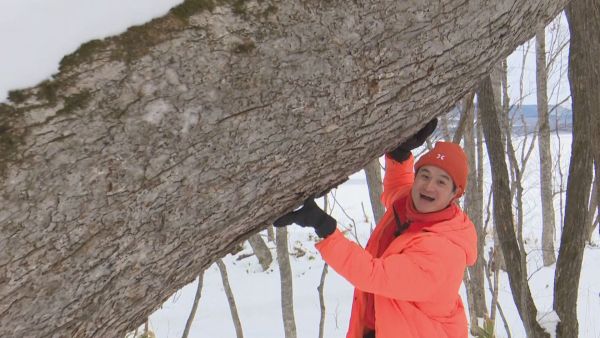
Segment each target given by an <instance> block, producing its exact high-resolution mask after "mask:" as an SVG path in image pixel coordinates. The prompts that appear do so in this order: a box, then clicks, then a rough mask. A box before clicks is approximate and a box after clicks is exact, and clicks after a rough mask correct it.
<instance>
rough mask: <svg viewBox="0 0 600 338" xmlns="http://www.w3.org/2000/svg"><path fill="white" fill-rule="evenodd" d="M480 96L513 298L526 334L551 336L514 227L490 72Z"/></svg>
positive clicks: (496, 214) (496, 220)
mask: <svg viewBox="0 0 600 338" xmlns="http://www.w3.org/2000/svg"><path fill="white" fill-rule="evenodd" d="M478 98H479V108H480V109H481V117H482V121H481V122H482V124H483V133H484V136H485V140H486V144H487V149H488V156H489V159H490V166H491V168H492V190H493V193H494V207H493V214H494V223H495V224H496V228H497V230H498V237H499V240H500V244H501V246H502V252H503V254H504V259H505V260H506V262H507V264H506V269H507V272H508V279H509V283H510V287H511V290H512V293H513V299H514V301H515V304H516V305H517V310H518V311H519V315H520V317H521V319H522V321H523V325H524V326H525V332H526V333H527V336H528V337H531V338H538V337H540V338H541V337H544V338H549V337H550V335H549V334H548V333H547V332H546V331H544V329H543V328H542V327H541V326H540V324H539V323H538V322H537V320H536V316H537V308H536V306H535V303H534V302H533V298H532V296H531V291H530V289H529V284H528V283H527V270H526V264H525V260H526V258H525V257H524V255H523V254H522V253H521V249H520V247H519V244H518V242H517V237H516V234H515V230H514V221H513V215H512V211H511V205H512V203H511V196H510V195H511V194H510V185H509V176H508V168H507V165H506V160H505V152H504V150H503V147H502V143H501V140H500V139H499V138H498V137H497V135H501V134H502V131H501V128H500V124H499V122H498V113H497V111H496V109H497V106H496V103H495V102H494V94H493V90H492V83H491V79H490V77H489V76H488V77H486V78H485V79H484V80H483V81H482V82H481V83H480V86H479V91H478Z"/></svg>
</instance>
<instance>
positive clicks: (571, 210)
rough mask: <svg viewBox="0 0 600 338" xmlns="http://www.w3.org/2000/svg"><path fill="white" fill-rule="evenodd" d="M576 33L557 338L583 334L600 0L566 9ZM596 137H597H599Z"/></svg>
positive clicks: (598, 100)
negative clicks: (581, 298) (580, 311)
mask: <svg viewBox="0 0 600 338" xmlns="http://www.w3.org/2000/svg"><path fill="white" fill-rule="evenodd" d="M565 12H566V14H567V21H568V22H569V30H570V32H571V47H570V50H569V84H570V88H571V97H572V102H573V103H572V108H573V109H572V110H573V142H572V144H571V162H570V164H569V177H568V179H567V197H566V205H565V220H564V225H563V229H562V235H561V238H560V248H559V251H558V259H557V261H556V271H555V276H554V310H555V311H556V313H557V314H558V317H559V318H560V322H559V323H558V326H557V329H556V330H557V337H558V338H566V337H577V336H578V334H579V333H578V331H579V324H578V322H577V298H578V297H577V296H578V291H579V276H580V273H581V264H582V260H583V250H584V248H585V238H586V229H585V228H586V227H585V225H586V224H587V221H586V218H587V214H588V202H589V194H590V187H591V185H592V167H593V152H592V147H594V148H595V149H597V147H598V144H594V142H598V141H599V140H598V139H597V134H598V130H597V129H596V130H593V129H592V126H593V125H594V123H596V121H597V120H596V119H597V118H598V115H600V96H599V95H598V93H599V92H600V86H599V81H600V80H599V77H600V60H599V59H598V55H600V0H574V1H572V2H570V3H569V5H568V6H567V8H566V11H565ZM594 135H596V136H594Z"/></svg>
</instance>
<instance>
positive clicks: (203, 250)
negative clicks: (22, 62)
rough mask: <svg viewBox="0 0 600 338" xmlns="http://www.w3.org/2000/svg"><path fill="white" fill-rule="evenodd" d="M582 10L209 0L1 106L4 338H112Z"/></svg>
mask: <svg viewBox="0 0 600 338" xmlns="http://www.w3.org/2000/svg"><path fill="white" fill-rule="evenodd" d="M566 2H567V0H516V1H515V0H512V1H509V0H493V1H487V2H486V3H485V6H482V5H481V3H480V2H477V1H458V0H445V1H431V0H428V1H419V2H417V1H395V0H394V1H392V0H377V1H375V0H367V1H358V2H353V1H350V2H348V1H339V0H333V1H300V2H299V1H272V0H265V1H218V2H216V1H200V0H187V1H186V2H184V3H183V4H182V5H180V6H178V7H176V8H175V9H174V10H172V11H171V12H170V13H169V14H168V15H166V16H164V17H162V18H159V19H155V20H153V21H152V22H150V23H148V24H146V25H143V26H139V27H134V28H131V29H129V30H128V31H127V32H126V33H124V34H122V35H120V36H116V37H113V38H108V39H104V40H94V41H91V42H89V43H86V44H85V45H83V46H82V47H81V48H80V49H79V50H78V51H77V52H75V53H73V54H71V55H69V56H67V57H65V58H64V59H63V61H62V62H61V66H60V73H58V74H56V75H55V76H54V77H53V78H52V79H51V80H48V81H46V82H44V83H42V84H40V85H39V86H37V87H35V88H31V89H27V90H22V91H18V92H11V93H10V98H11V100H12V101H13V104H10V105H8V104H2V105H0V177H1V180H0V191H1V193H0V205H2V209H1V210H0V225H1V226H0V243H1V244H0V247H2V250H0V299H2V300H1V302H0V336H3V337H4V336H17V337H70V338H71V337H116V336H120V335H122V334H124V333H125V332H126V331H127V330H128V329H129V328H132V327H135V326H136V325H138V324H139V323H141V322H142V321H143V320H144V318H145V317H146V316H147V315H148V314H149V313H151V312H152V311H153V310H154V309H156V308H157V307H158V305H159V304H161V303H162V302H163V301H164V300H166V299H167V298H168V297H169V296H170V295H171V294H172V293H173V292H175V291H176V290H177V289H179V288H181V287H182V286H184V285H185V284H187V283H190V282H191V281H192V280H193V279H194V278H195V276H197V275H198V273H199V272H200V271H202V270H203V269H204V268H206V267H207V266H208V265H209V264H211V263H212V262H214V261H215V260H216V259H218V258H219V257H222V256H223V255H224V254H225V253H226V252H228V251H229V250H231V248H232V247H233V246H234V245H235V244H236V243H239V242H240V241H242V240H244V239H247V237H248V236H249V235H250V234H252V233H254V232H255V231H256V230H257V229H259V228H261V227H262V226H264V224H269V223H270V222H272V221H273V219H275V218H276V217H277V216H279V215H281V214H282V213H284V212H286V211H289V210H290V209H291V208H293V207H294V206H295V205H297V204H299V203H300V202H301V201H302V200H304V199H305V198H306V197H308V196H309V195H312V194H317V193H319V192H321V191H324V190H326V189H327V188H329V187H331V186H332V185H334V184H335V183H336V182H338V181H339V180H341V179H342V178H344V177H347V176H348V175H349V174H351V173H353V172H356V171H357V170H359V169H360V168H362V167H364V166H365V165H366V164H367V163H368V162H369V161H371V160H372V159H374V158H376V157H378V156H380V155H381V154H382V153H384V152H385V151H386V150H390V149H392V148H393V147H394V146H396V145H397V144H399V143H400V142H402V141H403V140H404V139H405V138H406V137H407V136H408V135H411V134H412V133H414V132H415V131H416V130H418V129H419V128H420V127H421V126H423V125H424V124H425V123H426V122H427V121H429V120H430V119H431V118H432V117H434V116H436V115H439V114H441V113H443V112H445V111H447V110H449V109H450V108H451V107H452V106H453V105H454V103H455V102H456V101H457V100H458V99H459V98H461V97H462V96H463V95H464V94H465V93H466V92H467V91H468V90H470V89H472V88H473V87H474V86H475V85H476V83H477V81H478V79H479V78H480V77H481V76H482V75H483V74H485V73H486V72H487V70H488V68H489V67H490V65H492V64H494V63H496V62H497V61H498V60H499V59H500V58H502V57H505V56H506V55H508V54H509V53H510V52H511V51H512V50H513V49H514V48H515V47H516V46H517V45H519V44H520V43H522V42H523V41H525V40H527V39H528V38H530V37H531V36H532V35H533V33H534V29H535V27H537V26H538V24H540V23H545V22H548V21H549V20H550V19H551V18H553V17H554V16H555V15H556V14H557V13H558V12H559V11H560V10H561V9H562V7H564V5H565V4H566Z"/></svg>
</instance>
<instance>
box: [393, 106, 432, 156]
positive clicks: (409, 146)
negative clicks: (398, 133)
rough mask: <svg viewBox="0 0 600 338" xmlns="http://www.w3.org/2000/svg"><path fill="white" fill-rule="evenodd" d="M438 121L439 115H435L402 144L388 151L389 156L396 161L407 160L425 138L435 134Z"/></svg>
mask: <svg viewBox="0 0 600 338" xmlns="http://www.w3.org/2000/svg"><path fill="white" fill-rule="evenodd" d="M437 122H438V119H437V117H434V118H433V119H432V120H431V121H429V122H428V123H427V124H426V125H425V126H424V127H423V128H421V130H419V131H418V132H417V133H416V134H414V135H413V136H411V137H409V138H407V139H406V140H405V141H404V142H402V144H400V145H399V146H398V147H396V149H394V150H392V151H390V152H389V153H387V154H388V156H390V157H391V158H393V159H394V160H395V161H396V162H404V161H406V160H407V159H408V158H409V157H410V154H411V150H413V149H415V148H417V147H419V146H421V145H422V144H423V143H425V140H427V138H428V137H429V136H430V135H431V134H433V131H434V130H435V127H437Z"/></svg>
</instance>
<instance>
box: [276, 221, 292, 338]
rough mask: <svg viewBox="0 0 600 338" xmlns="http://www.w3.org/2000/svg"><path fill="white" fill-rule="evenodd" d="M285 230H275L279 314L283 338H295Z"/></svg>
mask: <svg viewBox="0 0 600 338" xmlns="http://www.w3.org/2000/svg"><path fill="white" fill-rule="evenodd" d="M287 241H288V236H287V228H286V227H281V228H276V229H275V242H276V243H277V263H278V265H279V276H280V278H281V314H282V318H283V328H284V331H285V338H296V320H295V319H294V288H293V279H294V276H293V275H292V267H291V265H290V253H289V250H288V243H287Z"/></svg>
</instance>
